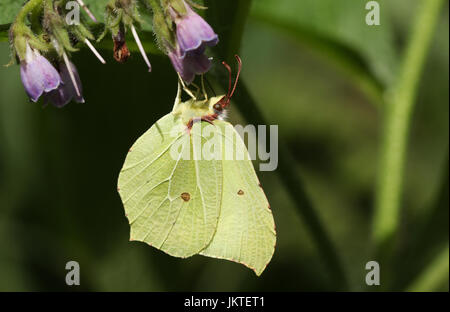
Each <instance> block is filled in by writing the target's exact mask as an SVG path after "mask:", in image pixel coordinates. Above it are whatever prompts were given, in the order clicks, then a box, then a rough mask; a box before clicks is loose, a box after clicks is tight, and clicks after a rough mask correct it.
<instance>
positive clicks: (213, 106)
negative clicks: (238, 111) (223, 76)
mask: <svg viewBox="0 0 450 312" xmlns="http://www.w3.org/2000/svg"><path fill="white" fill-rule="evenodd" d="M235 58H236V60H237V62H238V73H237V75H236V79H235V81H234V86H233V85H232V72H231V67H230V65H228V64H227V63H226V62H222V64H223V66H225V68H226V69H227V70H228V73H229V80H228V92H227V94H226V95H223V96H221V97H216V98H212V99H211V101H210V111H212V112H213V113H214V114H216V115H217V116H218V117H220V116H223V115H224V114H225V111H226V108H227V107H228V106H229V105H230V101H231V98H232V97H233V94H234V92H235V91H236V86H237V83H238V81H239V76H240V74H241V69H242V61H241V58H240V57H239V56H237V55H235Z"/></svg>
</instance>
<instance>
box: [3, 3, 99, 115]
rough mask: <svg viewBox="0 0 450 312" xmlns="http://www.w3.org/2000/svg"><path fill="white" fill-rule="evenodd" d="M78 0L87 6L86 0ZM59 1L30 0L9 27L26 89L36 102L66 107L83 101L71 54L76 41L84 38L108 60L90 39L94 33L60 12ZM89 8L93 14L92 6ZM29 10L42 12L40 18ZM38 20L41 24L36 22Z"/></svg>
mask: <svg viewBox="0 0 450 312" xmlns="http://www.w3.org/2000/svg"><path fill="white" fill-rule="evenodd" d="M79 2H80V5H81V6H83V7H85V5H84V3H83V1H81V0H79ZM62 4H63V3H60V5H62ZM60 5H58V4H57V3H56V2H53V1H45V2H44V1H30V2H28V3H27V4H25V5H24V7H23V8H22V10H21V12H20V13H19V15H18V17H17V19H16V21H15V22H14V23H13V24H12V26H11V29H10V39H11V43H12V46H13V49H14V54H15V55H16V56H17V58H18V60H19V62H20V76H21V79H22V83H23V86H24V88H25V92H26V93H27V95H28V97H29V98H30V100H31V101H33V102H37V101H38V100H39V98H43V99H44V102H45V103H52V104H53V105H54V106H56V107H63V106H65V105H66V104H68V103H69V102H70V101H72V100H74V101H75V102H78V103H83V102H84V98H83V95H82V86H81V81H80V77H79V75H78V71H77V69H76V67H75V65H74V64H73V63H72V62H71V61H70V60H69V57H68V53H70V52H73V51H76V50H77V49H76V47H75V44H76V43H77V42H84V43H85V44H86V45H87V46H88V47H89V48H90V49H91V50H92V51H93V52H94V54H95V55H96V56H97V57H98V58H99V59H100V61H101V62H102V63H105V61H104V60H103V58H102V57H101V56H100V54H99V53H98V52H97V51H96V50H95V48H94V46H93V45H92V44H91V42H90V41H89V39H91V40H92V39H94V38H93V36H92V34H91V33H90V32H89V31H88V30H87V28H86V27H84V26H83V25H82V24H78V25H69V24H66V23H65V21H64V18H63V16H61V12H64V6H60ZM85 9H86V10H88V9H87V8H86V7H85ZM87 12H88V13H89V15H90V16H93V15H92V13H91V12H90V11H89V10H88V11H87ZM30 13H32V14H39V15H40V18H39V19H36V18H35V19H33V21H30V20H29V17H30ZM36 21H41V23H42V24H41V25H36ZM43 54H45V55H48V56H51V57H48V58H46V57H45V56H43ZM54 64H56V67H57V68H55V66H54Z"/></svg>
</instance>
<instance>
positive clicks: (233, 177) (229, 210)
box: [200, 120, 276, 275]
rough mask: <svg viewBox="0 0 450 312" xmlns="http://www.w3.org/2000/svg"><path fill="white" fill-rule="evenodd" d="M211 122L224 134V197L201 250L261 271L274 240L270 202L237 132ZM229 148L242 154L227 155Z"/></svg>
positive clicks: (221, 123) (222, 122) (269, 255)
mask: <svg viewBox="0 0 450 312" xmlns="http://www.w3.org/2000/svg"><path fill="white" fill-rule="evenodd" d="M214 125H215V126H216V128H217V131H220V133H221V135H222V136H223V145H222V146H223V150H222V152H223V160H222V165H223V199H222V208H221V213H220V218H219V222H218V225H217V231H216V233H215V235H214V238H213V240H212V242H211V243H210V244H209V245H208V247H206V248H205V249H204V250H202V251H201V253H200V254H201V255H204V256H209V257H215V258H221V259H227V260H232V261H235V262H238V263H242V264H244V265H246V266H247V267H249V268H251V269H253V270H254V271H255V273H256V274H257V275H260V274H261V273H262V272H263V271H264V269H265V267H266V266H267V264H268V263H269V261H270V259H271V258H272V255H273V253H274V249H275V242H276V233H275V224H274V219H273V216H272V212H271V210H270V206H269V202H268V200H267V198H266V196H265V194H264V191H263V189H262V188H261V185H260V183H259V180H258V177H257V176H256V173H255V169H254V168H253V164H252V161H251V160H250V157H249V155H248V151H247V148H246V146H245V144H244V142H243V141H242V139H241V137H240V136H239V134H238V133H237V132H236V130H235V129H234V128H233V126H232V125H231V124H229V123H228V122H224V121H219V120H216V121H215V122H214ZM226 149H228V150H226ZM230 151H231V152H232V153H233V155H241V156H242V155H243V156H244V157H242V158H238V159H230V158H229V155H230ZM226 153H228V156H226V155H225V154H226ZM239 159H243V160H239Z"/></svg>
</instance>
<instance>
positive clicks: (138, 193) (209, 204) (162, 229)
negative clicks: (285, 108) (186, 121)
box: [118, 114, 223, 257]
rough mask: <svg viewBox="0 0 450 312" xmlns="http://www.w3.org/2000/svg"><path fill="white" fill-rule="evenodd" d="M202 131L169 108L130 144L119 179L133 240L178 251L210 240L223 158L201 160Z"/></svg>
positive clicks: (219, 196) (217, 211)
mask: <svg viewBox="0 0 450 312" xmlns="http://www.w3.org/2000/svg"><path fill="white" fill-rule="evenodd" d="M200 133H201V124H200V123H199V124H198V125H194V127H193V128H192V129H191V131H190V133H189V132H188V131H186V127H185V126H183V125H182V124H181V123H180V121H179V120H178V119H177V118H175V117H174V116H173V114H169V115H167V116H165V117H163V118H162V119H161V120H159V121H158V122H157V123H156V124H155V125H154V126H153V127H152V128H151V129H150V130H149V131H147V132H146V133H145V134H144V135H143V136H142V137H141V138H139V139H138V140H137V141H136V143H135V144H134V145H133V147H132V148H131V150H130V153H129V154H128V156H127V159H126V161H125V164H124V167H123V169H122V171H121V173H120V176H119V185H118V186H119V193H120V195H121V198H122V201H123V203H124V206H125V211H126V214H127V217H128V220H129V223H130V226H131V234H130V239H131V240H137V241H143V242H146V243H148V244H149V245H152V246H154V247H156V248H158V249H161V250H162V251H164V252H166V253H168V254H170V255H172V256H176V257H189V256H192V255H194V254H197V253H198V252H199V251H200V250H202V249H204V248H205V247H206V246H207V245H208V244H209V243H210V242H211V239H212V237H213V235H214V233H215V230H216V227H217V220H218V217H219V214H220V207H221V199H222V193H221V190H222V181H223V177H222V163H221V161H219V160H210V161H203V160H196V158H195V157H194V154H195V153H196V151H197V150H199V149H201V148H202V144H203V143H202V142H203V141H202V138H201V134H200ZM197 137H200V140H194V138H197ZM198 142H200V143H198Z"/></svg>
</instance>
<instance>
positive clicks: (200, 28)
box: [170, 1, 219, 57]
mask: <svg viewBox="0 0 450 312" xmlns="http://www.w3.org/2000/svg"><path fill="white" fill-rule="evenodd" d="M183 2H184V5H185V6H186V10H187V14H186V15H183V16H181V15H180V14H178V12H176V11H175V10H174V9H173V8H170V15H171V17H172V19H173V21H174V22H175V24H176V26H177V41H178V45H179V46H180V52H181V56H182V57H184V56H185V54H186V53H189V52H193V51H204V50H205V46H210V47H212V46H215V45H216V44H217V43H218V42H219V37H218V36H217V34H216V33H215V32H214V30H213V29H212V28H211V26H210V25H209V24H208V23H207V22H206V21H205V20H204V19H203V18H202V17H201V16H200V15H198V14H197V13H195V12H194V11H193V10H192V8H191V7H190V6H189V5H188V4H187V3H186V2H185V1H183Z"/></svg>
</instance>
